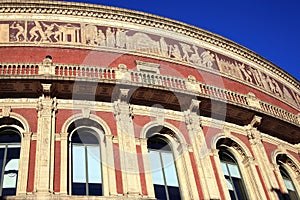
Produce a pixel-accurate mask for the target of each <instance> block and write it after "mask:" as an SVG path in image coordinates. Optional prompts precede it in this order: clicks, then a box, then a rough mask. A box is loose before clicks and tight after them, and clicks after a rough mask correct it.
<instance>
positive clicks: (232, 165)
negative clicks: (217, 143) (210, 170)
mask: <svg viewBox="0 0 300 200" xmlns="http://www.w3.org/2000/svg"><path fill="white" fill-rule="evenodd" d="M219 157H220V161H221V166H222V170H223V173H224V176H225V180H226V184H227V188H228V190H229V194H230V197H231V199H234V200H242V199H248V198H247V193H246V189H245V185H244V181H243V178H242V175H241V173H240V170H239V166H238V164H237V162H236V160H235V158H234V157H233V156H232V155H231V154H230V153H229V152H228V151H226V150H225V149H221V150H220V151H219Z"/></svg>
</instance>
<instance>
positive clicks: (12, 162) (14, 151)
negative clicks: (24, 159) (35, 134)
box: [0, 128, 21, 196]
mask: <svg viewBox="0 0 300 200" xmlns="http://www.w3.org/2000/svg"><path fill="white" fill-rule="evenodd" d="M20 148H21V136H20V133H19V131H18V130H17V129H14V128H1V129H0V172H1V179H0V181H1V182H0V196H9V195H16V191H17V181H18V170H19V160H20Z"/></svg>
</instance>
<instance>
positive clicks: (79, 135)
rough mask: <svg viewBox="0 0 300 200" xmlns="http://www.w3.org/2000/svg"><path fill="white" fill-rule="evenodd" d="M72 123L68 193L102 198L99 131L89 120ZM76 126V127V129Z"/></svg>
mask: <svg viewBox="0 0 300 200" xmlns="http://www.w3.org/2000/svg"><path fill="white" fill-rule="evenodd" d="M86 122H88V123H87V124H86V125H84V124H85V121H84V120H79V121H77V123H73V124H72V125H71V127H70V128H72V129H73V130H71V134H70V143H69V148H70V149H69V151H70V154H69V157H70V163H69V174H70V176H69V193H70V194H72V195H86V196H102V195H103V181H102V180H103V178H102V166H101V163H102V162H101V146H100V140H99V133H100V132H101V131H100V130H99V129H97V128H95V127H93V124H91V123H90V122H91V121H89V120H87V121H86ZM76 126H77V127H76ZM98 128H99V127H98Z"/></svg>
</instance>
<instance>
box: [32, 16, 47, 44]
mask: <svg viewBox="0 0 300 200" xmlns="http://www.w3.org/2000/svg"><path fill="white" fill-rule="evenodd" d="M34 24H35V26H34V27H32V28H31V29H30V31H29V34H30V38H29V41H31V42H37V40H38V38H39V37H41V39H40V41H45V40H46V38H47V37H46V36H45V33H44V31H43V28H42V26H41V24H40V23H39V22H38V21H34Z"/></svg>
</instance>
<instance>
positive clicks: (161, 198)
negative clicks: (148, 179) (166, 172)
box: [154, 184, 167, 200]
mask: <svg viewBox="0 0 300 200" xmlns="http://www.w3.org/2000/svg"><path fill="white" fill-rule="evenodd" d="M154 193H155V197H156V198H157V199H158V200H167V193H166V188H165V186H164V185H155V184H154Z"/></svg>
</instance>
